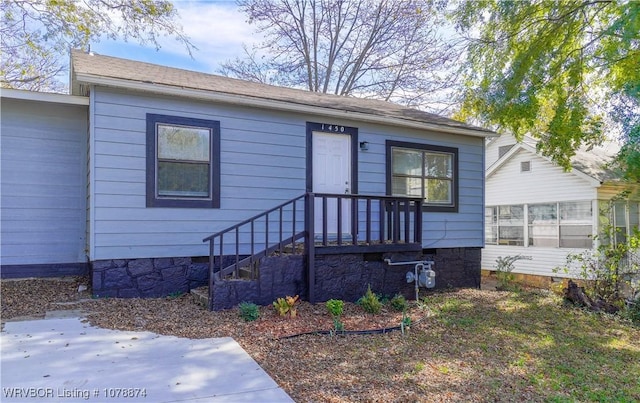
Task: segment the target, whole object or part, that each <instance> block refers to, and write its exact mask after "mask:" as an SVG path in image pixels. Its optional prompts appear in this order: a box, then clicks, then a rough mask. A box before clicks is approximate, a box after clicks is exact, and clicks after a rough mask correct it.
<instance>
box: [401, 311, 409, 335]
mask: <svg viewBox="0 0 640 403" xmlns="http://www.w3.org/2000/svg"><path fill="white" fill-rule="evenodd" d="M410 327H411V317H410V316H409V315H407V312H406V311H404V312H402V322H400V330H401V331H402V334H403V335H404V334H405V332H406V331H407V329H409V328H410Z"/></svg>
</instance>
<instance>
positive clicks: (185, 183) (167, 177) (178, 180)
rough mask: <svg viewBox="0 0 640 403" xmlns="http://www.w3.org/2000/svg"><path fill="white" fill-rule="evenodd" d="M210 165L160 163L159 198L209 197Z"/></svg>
mask: <svg viewBox="0 0 640 403" xmlns="http://www.w3.org/2000/svg"><path fill="white" fill-rule="evenodd" d="M209 183H210V181H209V164H188V163H179V162H166V161H160V162H158V196H187V197H188V196H192V197H208V196H209Z"/></svg>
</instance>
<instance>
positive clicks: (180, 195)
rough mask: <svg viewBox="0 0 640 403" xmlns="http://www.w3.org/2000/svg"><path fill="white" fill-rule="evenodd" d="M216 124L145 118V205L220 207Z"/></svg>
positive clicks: (149, 116)
mask: <svg viewBox="0 0 640 403" xmlns="http://www.w3.org/2000/svg"><path fill="white" fill-rule="evenodd" d="M219 133H220V126H219V122H217V121H210V120H202V119H191V118H183V117H178V116H165V115H153V114H148V115H147V147H148V148H147V206H148V207H219V204H220V195H219V193H220V190H219V184H220V180H219V176H220V168H219V161H220V156H219V153H220V146H219V143H220V134H219Z"/></svg>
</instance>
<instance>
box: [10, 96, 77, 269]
mask: <svg viewBox="0 0 640 403" xmlns="http://www.w3.org/2000/svg"><path fill="white" fill-rule="evenodd" d="M87 130H88V127H87V106H86V105H65V104H62V103H52V102H44V101H41V100H20V99H11V98H3V99H2V119H1V133H2V140H1V143H2V151H1V171H2V175H1V177H2V196H1V204H2V224H1V227H2V230H1V231H2V242H1V243H2V253H1V257H2V265H26V264H58V263H84V262H86V255H85V232H86V228H85V225H86V186H87V182H86V155H87V152H86V145H87Z"/></svg>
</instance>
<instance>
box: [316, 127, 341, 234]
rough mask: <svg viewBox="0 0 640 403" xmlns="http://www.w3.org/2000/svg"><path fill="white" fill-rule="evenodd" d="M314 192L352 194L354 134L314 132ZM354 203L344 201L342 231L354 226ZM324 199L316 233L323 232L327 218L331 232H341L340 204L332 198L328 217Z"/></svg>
mask: <svg viewBox="0 0 640 403" xmlns="http://www.w3.org/2000/svg"><path fill="white" fill-rule="evenodd" d="M312 150H313V156H312V159H313V192H314V193H331V194H351V136H349V135H344V134H334V133H324V132H313V142H312ZM350 206H351V204H350V203H349V200H343V201H342V233H343V234H347V233H349V231H350V229H351V208H350ZM322 213H323V209H322V201H321V200H320V199H316V201H315V222H314V223H315V232H316V234H320V233H322V228H323V221H324V220H326V221H327V233H328V234H330V235H332V237H333V236H335V235H337V233H338V205H337V202H336V200H335V199H329V200H328V204H327V216H326V217H323V214H322Z"/></svg>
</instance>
